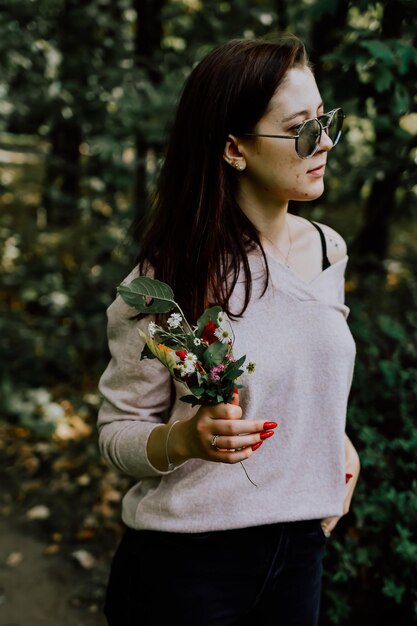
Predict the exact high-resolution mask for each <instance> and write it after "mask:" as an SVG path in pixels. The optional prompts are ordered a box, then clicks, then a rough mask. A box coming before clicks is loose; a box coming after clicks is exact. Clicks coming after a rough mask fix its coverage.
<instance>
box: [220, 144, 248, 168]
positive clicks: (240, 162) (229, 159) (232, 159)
mask: <svg viewBox="0 0 417 626" xmlns="http://www.w3.org/2000/svg"><path fill="white" fill-rule="evenodd" d="M223 158H224V160H225V161H226V163H228V164H229V165H230V166H231V167H233V168H236V169H237V170H239V171H240V172H243V170H244V169H245V168H246V160H245V157H244V156H243V155H242V153H241V151H240V149H239V142H238V139H237V137H235V136H234V135H228V137H227V139H226V144H225V146H224V152H223Z"/></svg>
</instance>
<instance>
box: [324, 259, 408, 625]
mask: <svg viewBox="0 0 417 626" xmlns="http://www.w3.org/2000/svg"><path fill="white" fill-rule="evenodd" d="M414 261H415V259H410V263H409V267H410V268H411V269H413V270H414V271H415V267H416V265H415V262H414ZM391 265H392V264H391ZM393 268H394V270H396V271H394V272H393V271H388V272H387V274H386V275H385V274H383V275H368V276H367V277H366V278H365V277H363V276H362V277H361V278H360V279H358V277H356V281H358V282H357V284H356V286H355V282H353V284H352V283H351V287H354V291H352V292H350V293H349V294H348V298H347V300H348V303H349V305H350V307H351V316H350V325H351V329H352V332H353V335H354V337H355V339H356V342H357V350H358V354H357V364H356V371H355V376H354V382H353V387H352V392H351V399H350V408H349V412H348V427H347V432H348V433H349V434H350V436H351V438H352V440H353V442H354V444H355V446H356V447H357V449H358V452H359V455H360V458H361V476H360V479H359V482H358V485H357V489H356V491H355V494H354V497H353V500H352V505H351V511H350V513H349V515H348V516H347V517H346V518H342V520H341V521H340V530H339V531H338V532H336V533H335V536H334V540H332V542H331V544H330V546H329V553H328V561H327V569H326V574H325V585H324V586H325V596H324V605H325V613H326V618H325V619H326V623H331V624H355V626H362V624H363V625H365V624H370V623H375V624H377V623H381V624H382V623H385V624H387V623H395V622H396V623H400V624H407V626H408V625H411V624H417V590H416V588H415V585H413V584H412V581H413V580H415V573H416V570H417V474H416V470H417V428H416V397H417V314H416V305H417V284H416V280H415V278H414V279H412V278H411V279H410V274H411V272H408V279H406V278H404V277H403V278H402V277H401V271H402V272H404V271H406V269H407V267H406V265H405V264H404V265H402V266H401V265H400V264H394V266H393ZM398 271H400V274H399V273H398ZM348 284H349V283H348ZM327 620H328V622H327ZM346 620H347V621H346Z"/></svg>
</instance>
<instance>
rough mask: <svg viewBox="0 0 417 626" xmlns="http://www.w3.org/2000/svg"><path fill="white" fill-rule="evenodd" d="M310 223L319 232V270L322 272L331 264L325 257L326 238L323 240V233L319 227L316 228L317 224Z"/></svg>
mask: <svg viewBox="0 0 417 626" xmlns="http://www.w3.org/2000/svg"><path fill="white" fill-rule="evenodd" d="M309 221H311V220H309ZM311 223H312V224H313V226H314V227H315V228H317V230H318V231H319V235H320V241H321V248H322V250H323V257H322V263H321V269H322V271H324V270H325V269H327V268H328V267H330V265H331V263H330V261H329V259H328V256H327V244H326V238H325V236H324V233H323V231H322V229H321V228H320V226H318V224H316V223H315V222H311Z"/></svg>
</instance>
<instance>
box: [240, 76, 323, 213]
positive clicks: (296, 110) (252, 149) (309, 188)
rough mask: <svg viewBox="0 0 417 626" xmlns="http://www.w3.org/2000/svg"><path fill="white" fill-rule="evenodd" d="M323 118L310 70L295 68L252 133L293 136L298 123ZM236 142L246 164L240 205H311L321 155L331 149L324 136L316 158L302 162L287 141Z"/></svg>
mask: <svg viewBox="0 0 417 626" xmlns="http://www.w3.org/2000/svg"><path fill="white" fill-rule="evenodd" d="M323 112H324V111H323V104H322V101H321V96H320V93H319V90H318V88H317V85H316V81H315V79H314V76H313V74H312V72H311V70H309V69H308V68H307V67H295V68H292V69H291V70H289V72H288V74H287V76H286V78H285V79H284V82H282V83H281V85H280V86H279V88H278V89H277V91H276V92H275V94H274V96H273V97H272V98H271V101H270V103H269V106H268V110H267V112H266V114H265V115H264V116H263V117H262V118H261V119H260V120H259V122H258V124H257V125H256V127H255V129H254V130H253V132H254V133H262V134H272V135H293V134H295V133H296V131H295V128H296V127H297V126H299V125H300V124H302V122H304V121H305V120H307V119H310V118H312V117H317V116H319V115H322V114H323ZM238 142H239V143H238V146H239V150H240V152H241V154H242V155H243V157H244V160H245V164H246V169H245V170H244V171H243V172H242V173H239V174H238V180H239V183H240V184H239V195H240V199H241V200H242V201H245V198H246V199H247V200H250V199H251V200H252V202H253V201H260V202H263V203H264V204H265V203H271V202H273V203H276V202H279V203H287V202H288V201H289V200H314V199H315V198H318V197H319V196H320V195H321V194H322V193H323V189H324V185H323V176H324V171H325V164H326V159H327V152H328V151H329V150H330V149H331V148H332V145H333V144H332V142H331V140H330V139H329V137H328V135H327V134H326V133H325V132H322V134H321V139H320V145H319V148H318V150H317V152H316V153H315V154H314V155H313V156H312V157H310V158H308V159H302V158H301V157H299V156H298V154H297V152H296V151H295V140H293V139H277V138H266V137H262V138H260V137H258V138H252V139H249V138H246V137H243V138H242V137H241V138H239V140H238Z"/></svg>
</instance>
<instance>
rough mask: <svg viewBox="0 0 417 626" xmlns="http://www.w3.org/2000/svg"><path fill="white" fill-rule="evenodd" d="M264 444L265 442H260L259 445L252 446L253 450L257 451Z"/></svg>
mask: <svg viewBox="0 0 417 626" xmlns="http://www.w3.org/2000/svg"><path fill="white" fill-rule="evenodd" d="M262 444H263V441H259V442H258V443H254V444H253V446H252V450H257V449H258V448H260V447H261V445H262Z"/></svg>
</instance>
